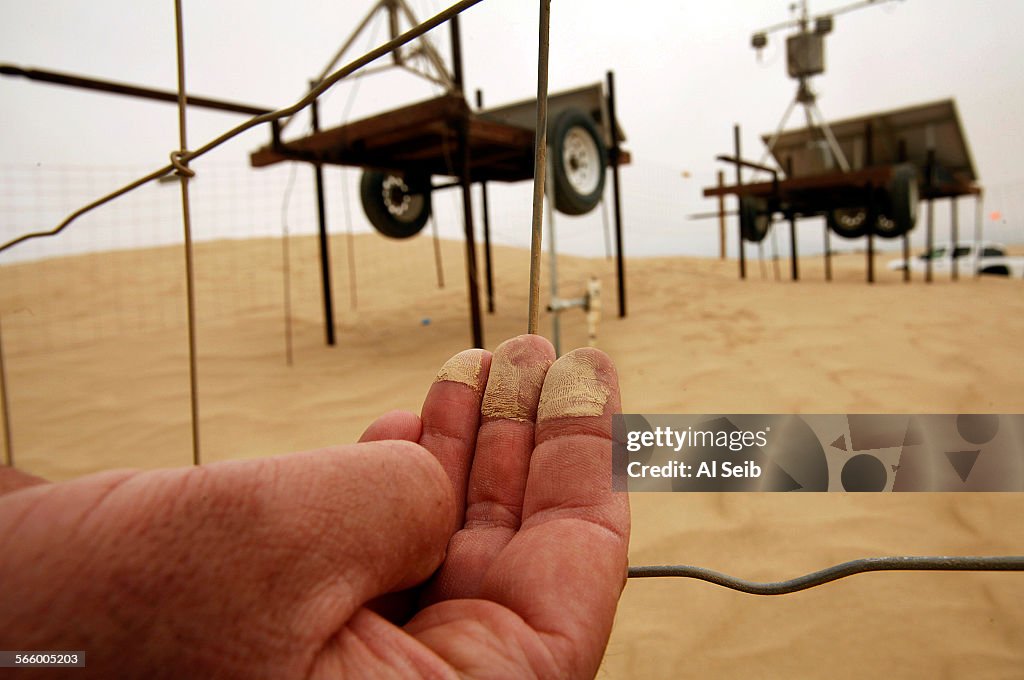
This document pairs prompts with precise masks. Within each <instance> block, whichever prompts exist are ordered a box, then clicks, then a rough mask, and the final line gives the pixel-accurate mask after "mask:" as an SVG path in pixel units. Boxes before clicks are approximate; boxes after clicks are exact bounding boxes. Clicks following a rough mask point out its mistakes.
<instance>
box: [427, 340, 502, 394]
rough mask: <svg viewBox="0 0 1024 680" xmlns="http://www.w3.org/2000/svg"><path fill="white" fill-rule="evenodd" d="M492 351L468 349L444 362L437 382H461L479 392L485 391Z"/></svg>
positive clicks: (436, 378)
mask: <svg viewBox="0 0 1024 680" xmlns="http://www.w3.org/2000/svg"><path fill="white" fill-rule="evenodd" d="M490 359H491V353H490V352H488V351H487V350H483V349H467V350H464V351H462V352H459V353H458V354H456V355H455V356H453V357H452V358H451V359H449V360H448V361H446V362H444V365H443V366H441V370H440V371H438V372H437V377H435V378H434V382H435V383H439V382H454V383H461V384H463V385H465V386H466V387H469V388H470V389H472V390H474V391H475V392H477V393H482V392H483V391H484V386H485V385H486V384H487V372H488V371H487V369H488V368H489V367H490Z"/></svg>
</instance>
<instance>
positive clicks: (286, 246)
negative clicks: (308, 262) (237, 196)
mask: <svg viewBox="0 0 1024 680" xmlns="http://www.w3.org/2000/svg"><path fill="white" fill-rule="evenodd" d="M292 179H295V170H294V167H293V168H292ZM289 186H290V185H289ZM282 226H283V228H282V232H283V233H282V234H281V276H282V279H283V282H284V291H283V292H284V357H285V362H286V363H287V364H288V365H289V366H291V365H292V361H293V353H292V258H291V244H290V240H291V236H290V234H289V233H288V222H287V220H285V221H284V222H283V223H282Z"/></svg>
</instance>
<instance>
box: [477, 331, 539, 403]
mask: <svg viewBox="0 0 1024 680" xmlns="http://www.w3.org/2000/svg"><path fill="white" fill-rule="evenodd" d="M554 360H555V350H554V347H552V346H551V343H550V342H548V340H547V339H546V338H543V337H541V336H539V335H519V336H516V337H514V338H510V339H508V340H506V341H504V342H503V343H501V344H500V345H498V347H497V348H496V349H495V350H494V357H493V360H492V362H491V370H490V375H489V377H488V379H487V390H486V392H484V398H483V402H482V403H481V406H480V412H481V414H483V415H484V416H486V417H488V418H499V419H507V420H518V421H532V420H534V419H535V418H536V415H537V399H538V395H539V393H540V390H541V387H542V386H543V384H544V376H545V374H546V373H547V371H548V368H549V367H550V366H551V364H552V362H554Z"/></svg>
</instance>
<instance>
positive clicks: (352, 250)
mask: <svg viewBox="0 0 1024 680" xmlns="http://www.w3.org/2000/svg"><path fill="white" fill-rule="evenodd" d="M341 191H342V200H344V201H345V231H346V240H345V245H346V248H345V250H346V252H345V255H346V257H347V258H348V307H349V309H351V310H353V311H354V310H355V309H356V307H357V306H358V304H359V297H358V294H357V291H356V235H355V231H354V228H353V226H352V203H351V201H349V200H348V175H347V174H346V172H345V168H344V166H342V168H341Z"/></svg>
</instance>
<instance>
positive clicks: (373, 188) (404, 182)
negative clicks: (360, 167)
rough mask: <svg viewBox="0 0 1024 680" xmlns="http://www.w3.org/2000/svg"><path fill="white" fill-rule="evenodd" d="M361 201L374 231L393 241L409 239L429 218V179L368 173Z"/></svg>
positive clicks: (420, 174) (420, 175) (415, 174)
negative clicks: (395, 239)
mask: <svg viewBox="0 0 1024 680" xmlns="http://www.w3.org/2000/svg"><path fill="white" fill-rule="evenodd" d="M359 198H360V202H361V203H362V204H363V212H364V213H366V217H367V219H369V220H370V224H372V225H373V228H374V229H376V230H377V231H379V232H380V233H381V234H383V235H384V236H388V237H390V238H398V239H401V238H409V237H411V236H415V235H416V234H418V233H419V232H420V230H421V229H423V227H424V225H425V224H426V223H427V219H428V218H429V217H430V175H426V174H422V173H406V174H404V175H402V174H399V173H394V172H379V171H377V170H366V171H364V172H363V177H362V179H361V180H360V181H359Z"/></svg>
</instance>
